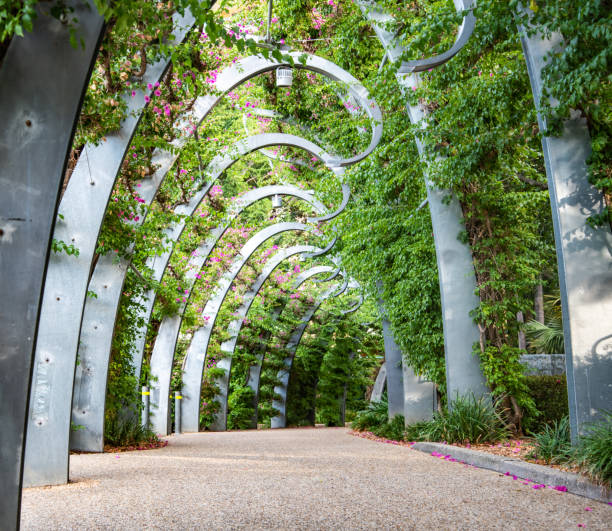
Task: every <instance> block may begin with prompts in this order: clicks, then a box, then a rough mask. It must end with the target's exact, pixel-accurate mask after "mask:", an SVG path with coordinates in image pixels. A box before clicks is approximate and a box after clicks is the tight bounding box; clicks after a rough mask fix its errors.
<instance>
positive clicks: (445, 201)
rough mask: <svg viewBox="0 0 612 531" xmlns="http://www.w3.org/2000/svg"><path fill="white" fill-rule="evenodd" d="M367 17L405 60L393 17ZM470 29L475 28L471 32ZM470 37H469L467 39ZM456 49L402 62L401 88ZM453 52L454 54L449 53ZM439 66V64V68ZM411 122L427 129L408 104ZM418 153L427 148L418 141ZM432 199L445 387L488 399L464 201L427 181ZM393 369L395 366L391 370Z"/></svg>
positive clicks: (466, 28)
mask: <svg viewBox="0 0 612 531" xmlns="http://www.w3.org/2000/svg"><path fill="white" fill-rule="evenodd" d="M357 3H358V4H359V5H360V7H361V9H362V11H363V13H364V15H365V16H366V17H367V18H368V20H370V21H371V22H372V25H373V27H374V30H375V32H376V34H377V36H378V39H379V40H380V42H381V43H382V45H383V47H384V48H385V51H386V53H387V57H388V58H389V60H390V61H392V62H396V61H400V60H401V56H402V54H403V53H404V48H403V47H402V46H400V45H398V43H397V40H396V37H395V35H393V34H392V33H390V32H389V31H387V30H386V29H385V25H386V24H387V23H389V22H392V21H393V18H392V17H391V16H389V15H387V14H385V13H383V12H382V11H381V10H380V9H378V8H377V7H376V6H373V5H371V4H368V3H366V2H362V1H361V0H360V1H358V2H357ZM456 6H457V7H458V8H460V9H464V8H469V7H470V6H471V2H466V1H464V0H458V1H457V2H456ZM470 27H471V29H470ZM472 29H473V15H471V14H469V15H468V16H466V17H465V18H464V22H463V24H462V25H461V27H460V28H459V34H458V37H457V40H456V43H455V44H461V46H463V45H465V42H467V38H468V37H469V34H470V33H471V31H472ZM466 36H467V37H466ZM461 46H459V48H454V49H452V50H453V53H452V54H449V55H448V56H444V54H442V55H441V56H436V57H433V58H430V62H429V63H428V62H427V61H428V60H423V61H422V62H413V63H414V64H413V63H412V62H411V63H402V68H400V73H398V74H397V79H398V82H399V84H400V87H402V88H409V89H411V88H412V87H413V86H416V84H417V83H418V78H417V76H416V74H409V72H418V71H422V70H423V69H427V68H433V67H435V66H438V65H439V64H441V63H440V62H439V60H440V59H441V58H443V59H444V60H443V61H442V62H445V61H447V60H448V59H450V57H452V55H455V54H456V53H457V52H458V51H459V49H460V48H461ZM449 52H450V50H449ZM434 63H435V64H434ZM407 110H408V114H409V116H410V120H411V122H412V123H414V124H421V125H423V126H425V125H426V122H425V120H424V113H423V110H422V109H421V108H420V107H416V106H411V105H407ZM416 143H417V147H418V149H419V153H421V154H422V145H421V143H420V142H419V141H418V139H416ZM424 174H425V175H426V174H427V171H426V170H425V171H424ZM425 184H426V187H427V197H428V202H429V209H430V213H431V222H432V226H433V232H434V242H435V246H436V259H437V263H438V276H439V282H440V295H441V299H442V325H443V329H444V354H445V359H446V384H447V395H448V399H449V404H452V401H453V399H454V398H455V397H456V396H457V395H474V396H476V397H479V396H483V395H488V393H489V390H488V388H487V386H486V381H485V378H484V375H483V374H482V370H481V368H480V362H479V360H478V358H477V357H476V356H475V355H474V354H473V352H472V347H473V345H474V343H476V342H478V340H479V338H480V333H479V330H478V327H477V326H476V323H474V321H473V319H472V317H471V316H470V312H471V311H472V310H473V309H474V308H476V307H477V306H478V304H479V300H478V297H476V295H475V291H476V277H475V273H474V266H473V263H472V253H471V250H470V247H469V245H467V244H464V243H462V242H461V241H459V239H458V236H459V234H460V233H461V232H462V231H463V230H465V226H464V225H463V222H462V212H461V206H460V204H459V201H458V200H457V199H456V198H455V197H454V196H452V195H451V194H450V192H448V191H444V190H439V189H436V188H434V187H433V186H432V185H431V184H430V183H429V181H428V180H427V177H426V180H425ZM387 370H388V371H391V367H388V368H387Z"/></svg>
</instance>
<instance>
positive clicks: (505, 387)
mask: <svg viewBox="0 0 612 531" xmlns="http://www.w3.org/2000/svg"><path fill="white" fill-rule="evenodd" d="M521 354H523V351H521V350H520V349H519V348H516V347H510V346H508V345H502V347H501V348H497V347H494V346H487V347H486V348H485V350H484V352H482V353H481V355H480V361H481V363H480V366H481V367H482V371H483V373H484V375H485V378H486V379H487V381H488V383H489V385H490V386H491V388H492V390H493V394H494V396H498V397H504V396H512V397H514V398H515V399H516V401H517V403H518V405H519V406H520V407H521V408H522V410H523V413H521V414H527V415H534V414H535V411H536V409H535V408H536V404H535V403H534V401H533V399H532V398H531V396H530V395H529V388H528V387H527V383H526V376H525V375H524V368H523V366H522V365H521V363H520V356H521ZM514 413H515V414H516V412H514ZM513 423H514V422H513Z"/></svg>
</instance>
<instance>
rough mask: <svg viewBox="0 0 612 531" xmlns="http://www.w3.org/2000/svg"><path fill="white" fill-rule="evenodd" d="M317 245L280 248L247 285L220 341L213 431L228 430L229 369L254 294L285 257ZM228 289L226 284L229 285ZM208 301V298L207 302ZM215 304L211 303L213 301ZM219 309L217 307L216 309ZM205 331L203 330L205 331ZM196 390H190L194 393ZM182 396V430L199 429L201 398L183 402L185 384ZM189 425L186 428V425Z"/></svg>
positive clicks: (208, 331)
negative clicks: (218, 407) (187, 419)
mask: <svg viewBox="0 0 612 531" xmlns="http://www.w3.org/2000/svg"><path fill="white" fill-rule="evenodd" d="M316 249H317V248H316V247H314V246H312V245H295V246H293V247H289V248H287V249H281V250H279V251H278V252H277V253H276V254H275V255H274V256H273V257H271V258H270V259H269V260H268V262H267V263H266V265H265V267H264V269H263V271H262V272H261V273H260V274H259V275H258V277H257V279H256V280H255V282H254V283H253V285H252V286H251V287H250V288H249V290H248V291H247V292H246V293H245V295H244V298H243V302H242V304H241V305H240V307H239V308H238V309H237V310H236V312H235V317H236V318H235V319H234V320H233V321H232V322H231V323H230V324H229V325H228V327H227V332H228V334H229V335H230V338H229V339H228V340H226V341H224V342H223V343H221V352H222V353H224V355H225V357H224V358H222V359H221V360H219V362H218V363H217V367H218V368H220V369H224V370H225V374H224V375H223V376H222V377H220V378H218V379H217V380H216V384H217V385H218V386H219V388H220V392H219V393H218V394H217V396H216V397H215V400H219V401H220V403H221V410H220V411H219V412H217V414H216V415H215V420H214V422H213V424H212V425H211V429H212V430H215V431H224V430H226V429H227V399H228V393H229V382H230V378H231V372H232V361H233V356H234V351H235V349H236V344H237V342H238V335H239V334H240V331H241V330H242V324H243V321H244V319H245V318H246V315H247V313H248V311H249V309H250V308H251V304H253V301H254V300H255V297H256V296H257V294H258V293H259V291H260V290H261V288H262V287H263V285H264V283H265V282H266V280H267V279H268V277H269V276H270V275H271V274H272V272H273V271H274V270H275V269H276V268H277V267H278V266H279V265H280V264H281V263H282V262H283V261H285V260H286V259H287V258H289V257H291V256H294V255H296V254H300V253H304V252H308V251H314V250H316ZM228 289H229V285H228ZM228 289H225V290H224V292H223V294H222V299H221V302H220V304H219V308H220V307H221V305H222V304H223V302H224V301H225V297H226V296H227V293H228ZM209 302H210V301H209ZM213 304H214V303H213ZM207 308H208V304H207V305H206V308H205V309H204V312H207V311H208V313H206V315H211V313H210V310H207ZM217 312H218V310H217ZM217 312H214V314H213V315H212V319H211V321H212V322H211V324H210V327H207V330H206V332H207V335H208V336H207V340H209V339H210V334H211V333H212V329H213V327H214V324H215V320H216V317H217ZM206 332H205V333H206ZM207 349H208V341H207V343H206V348H205V349H204V353H203V354H201V355H203V356H204V358H205V359H206V357H207V354H208V353H207ZM194 391H195V389H193V390H192V392H194ZM182 395H183V403H182V408H181V413H182V415H183V416H182V418H183V419H185V417H187V416H190V417H191V422H189V423H187V424H185V421H184V420H183V426H184V431H198V429H199V413H200V397H199V395H198V396H197V400H193V398H194V397H193V396H191V397H190V398H189V399H188V400H187V401H185V397H187V396H189V391H188V389H186V388H185V387H183V391H182ZM187 408H189V409H191V411H187ZM187 426H188V428H187Z"/></svg>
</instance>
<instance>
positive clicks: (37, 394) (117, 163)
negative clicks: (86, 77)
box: [24, 14, 193, 486]
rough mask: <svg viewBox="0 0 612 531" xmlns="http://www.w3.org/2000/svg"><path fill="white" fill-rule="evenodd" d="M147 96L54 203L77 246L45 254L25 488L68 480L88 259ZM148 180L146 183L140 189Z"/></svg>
mask: <svg viewBox="0 0 612 531" xmlns="http://www.w3.org/2000/svg"><path fill="white" fill-rule="evenodd" d="M175 20H177V21H178V22H179V24H180V25H182V26H191V24H192V23H193V17H191V15H189V14H187V15H186V16H185V17H179V16H176V17H175ZM185 34H186V31H183V30H178V31H177V32H175V37H176V39H175V42H180V41H182V40H183V37H184V36H185ZM168 64H169V62H168V60H161V61H158V62H157V63H156V64H154V65H151V66H150V67H149V68H147V71H146V73H145V75H144V77H143V81H144V82H145V83H146V82H155V81H157V80H158V79H159V78H160V77H161V76H162V74H163V73H164V72H165V70H166V68H167V66H168ZM61 69H65V66H62V67H61ZM55 75H56V73H54V74H53V76H55ZM53 76H52V77H53ZM144 96H145V94H144V92H142V91H140V90H136V95H135V96H134V97H133V98H132V97H129V96H127V95H125V96H124V101H125V103H126V104H127V112H128V114H127V117H126V119H125V120H124V122H123V124H122V127H121V129H120V131H119V132H118V133H116V134H112V135H108V136H107V137H106V141H105V142H101V143H100V144H99V145H97V146H91V145H87V146H85V148H84V149H83V153H82V156H81V157H80V158H79V161H78V162H77V165H76V167H75V169H74V171H73V173H72V176H71V178H70V181H69V183H68V186H67V187H66V191H65V193H64V196H63V197H62V201H61V203H60V206H59V211H60V213H61V214H62V215H63V216H64V219H63V220H62V221H61V222H60V223H58V224H56V226H55V230H54V233H53V236H54V238H56V239H58V240H62V241H65V242H67V243H71V244H74V245H75V247H77V248H78V249H79V251H80V253H79V256H67V255H59V254H58V255H56V256H51V257H50V259H49V266H48V270H47V276H46V279H45V288H44V293H43V298H42V305H41V312H40V324H39V335H38V342H37V345H36V352H35V367H34V371H35V374H39V373H40V374H41V378H40V380H38V378H37V379H36V380H35V382H34V385H33V387H32V391H31V396H30V400H31V401H32V403H33V404H37V407H36V408H32V415H31V416H29V417H28V434H27V438H26V450H25V465H24V484H26V485H28V486H38V485H52V484H61V483H66V482H67V481H68V458H69V456H68V437H69V433H70V404H71V400H72V385H73V380H74V368H75V361H76V352H77V345H78V336H79V329H80V324H81V318H82V313H83V304H84V300H85V293H86V290H87V281H88V278H89V272H90V267H91V260H92V258H93V254H94V250H95V245H96V240H97V237H98V232H99V229H100V226H101V223H102V218H103V216H104V212H105V209H106V203H107V201H108V197H109V195H110V192H111V190H112V188H113V185H114V183H115V177H116V175H117V173H118V171H119V169H120V167H121V163H122V162H123V159H124V155H125V153H126V151H127V148H128V146H129V143H130V140H131V138H132V135H133V133H134V131H135V129H136V127H137V125H138V122H139V119H140V116H141V112H142V109H143V107H144ZM36 97H38V96H36ZM158 184H159V183H158ZM148 186H150V184H148V183H147V182H146V181H143V188H145V190H146V188H147V187H148ZM143 193H144V192H143ZM39 381H40V385H39V383H38V382H39Z"/></svg>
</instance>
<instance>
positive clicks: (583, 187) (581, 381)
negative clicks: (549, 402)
mask: <svg viewBox="0 0 612 531" xmlns="http://www.w3.org/2000/svg"><path fill="white" fill-rule="evenodd" d="M519 31H520V32H521V41H522V44H523V51H524V53H525V60H526V62H527V70H528V72H529V79H530V81H531V88H532V91H533V97H534V101H535V106H536V109H538V111H539V110H540V107H541V101H540V98H541V95H542V89H543V82H542V69H543V68H544V66H545V65H546V60H547V57H548V56H549V54H552V53H554V52H556V51H558V50H559V49H560V48H561V46H563V43H562V39H561V36H560V35H559V34H553V35H552V36H551V39H550V40H548V39H543V38H542V36H541V35H534V36H531V37H529V36H527V35H526V32H525V30H524V29H523V28H519ZM538 123H539V125H540V130H541V131H543V132H545V131H546V123H545V118H544V117H543V116H542V114H541V113H540V112H538ZM542 147H543V149H544V162H545V165H546V175H547V177H548V189H549V192H550V203H551V208H552V216H553V227H554V233H555V243H556V248H557V262H558V270H559V287H560V290H561V303H562V311H563V333H564V338H565V359H566V367H567V388H568V400H569V410H570V425H571V433H572V441H573V442H574V443H575V442H577V440H578V437H579V436H580V435H581V434H583V433H584V431H585V427H587V425H588V423H590V422H593V421H595V420H597V419H598V418H599V414H600V413H601V412H602V411H603V410H609V409H610V408H611V407H612V333H611V326H610V323H612V266H611V264H612V233H611V232H610V226H609V225H608V224H607V223H606V224H605V225H603V226H599V227H591V226H590V225H589V224H588V218H589V217H590V216H597V215H599V214H601V213H603V212H605V211H606V202H605V200H604V197H603V195H602V193H601V192H600V191H599V190H597V189H596V188H595V187H594V186H592V185H591V184H590V183H589V175H588V169H587V166H586V160H587V158H588V157H589V155H590V153H591V141H590V137H589V132H588V128H587V124H586V120H585V119H584V118H583V117H582V116H580V114H579V113H578V112H574V114H573V116H572V117H571V119H570V120H567V121H566V122H565V124H564V127H563V132H562V134H561V136H558V137H550V136H548V137H547V136H543V137H542Z"/></svg>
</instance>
